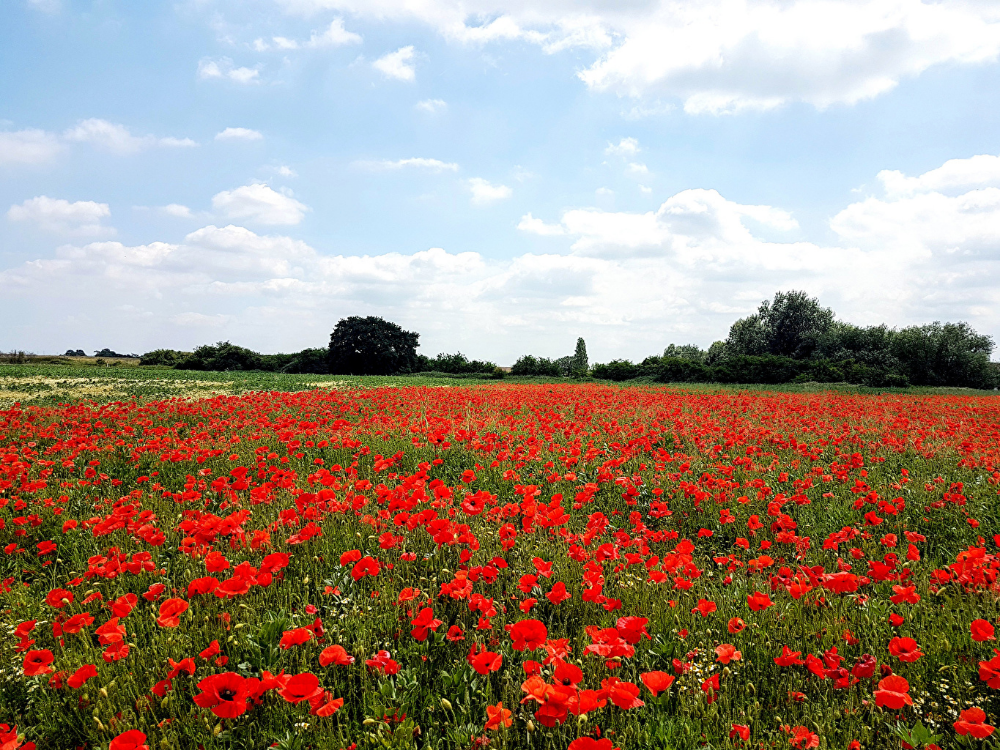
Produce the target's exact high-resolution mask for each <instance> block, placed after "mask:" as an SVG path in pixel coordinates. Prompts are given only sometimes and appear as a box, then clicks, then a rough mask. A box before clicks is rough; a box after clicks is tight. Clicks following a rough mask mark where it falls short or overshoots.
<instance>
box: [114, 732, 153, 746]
mask: <svg viewBox="0 0 1000 750" xmlns="http://www.w3.org/2000/svg"><path fill="white" fill-rule="evenodd" d="M108 750H149V745H147V744H146V735H145V734H143V733H142V732H140V731H139V730H138V729H129V730H128V731H127V732H122V733H121V734H119V735H118V736H117V737H115V738H114V739H113V740H111V742H110V743H109V744H108Z"/></svg>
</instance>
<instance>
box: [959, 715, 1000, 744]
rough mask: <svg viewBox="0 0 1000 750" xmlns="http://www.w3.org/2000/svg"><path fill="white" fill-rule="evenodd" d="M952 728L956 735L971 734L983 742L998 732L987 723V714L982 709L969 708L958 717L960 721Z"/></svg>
mask: <svg viewBox="0 0 1000 750" xmlns="http://www.w3.org/2000/svg"><path fill="white" fill-rule="evenodd" d="M952 726H954V727H955V733H956V734H962V735H966V734H970V735H972V736H973V737H975V738H976V739H977V740H983V739H986V738H987V737H989V736H990V735H991V734H993V732H994V731H996V727H992V726H990V725H989V724H987V723H986V712H985V711H983V709H981V708H967V709H965V710H964V711H962V712H961V713H960V714H959V715H958V721H956V722H955V723H954V724H953V725H952Z"/></svg>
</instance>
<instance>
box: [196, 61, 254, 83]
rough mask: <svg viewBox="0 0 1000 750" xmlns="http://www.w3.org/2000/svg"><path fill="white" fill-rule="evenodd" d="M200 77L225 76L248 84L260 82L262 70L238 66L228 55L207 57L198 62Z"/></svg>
mask: <svg viewBox="0 0 1000 750" xmlns="http://www.w3.org/2000/svg"><path fill="white" fill-rule="evenodd" d="M198 77H199V78H201V79H203V80H209V79H213V78H224V79H227V80H230V81H233V82H235V83H240V84H244V85H246V84H250V83H259V82H260V70H258V69H257V68H246V67H239V68H237V67H236V66H235V65H234V64H233V61H232V60H230V59H229V58H228V57H221V58H219V59H218V60H213V59H212V58H210V57H205V58H202V59H201V60H200V61H199V62H198Z"/></svg>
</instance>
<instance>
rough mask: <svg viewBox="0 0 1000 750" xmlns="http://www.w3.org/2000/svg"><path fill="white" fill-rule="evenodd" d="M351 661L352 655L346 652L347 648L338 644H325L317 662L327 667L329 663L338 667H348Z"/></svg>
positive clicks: (352, 659) (352, 660) (352, 661)
mask: <svg viewBox="0 0 1000 750" xmlns="http://www.w3.org/2000/svg"><path fill="white" fill-rule="evenodd" d="M353 663H354V657H353V656H351V655H350V654H349V653H347V650H346V649H345V648H344V647H343V646H339V645H333V646H327V647H326V648H325V649H323V651H322V652H320V655H319V664H320V666H321V667H328V666H330V665H331V664H336V665H337V666H339V667H349V666H350V665H351V664H353Z"/></svg>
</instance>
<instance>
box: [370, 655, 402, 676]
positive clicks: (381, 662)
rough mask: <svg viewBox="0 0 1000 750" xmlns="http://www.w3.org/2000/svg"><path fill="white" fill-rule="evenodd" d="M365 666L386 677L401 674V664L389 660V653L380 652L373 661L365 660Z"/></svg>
mask: <svg viewBox="0 0 1000 750" xmlns="http://www.w3.org/2000/svg"><path fill="white" fill-rule="evenodd" d="M365 664H367V665H368V666H369V667H371V668H372V669H375V670H377V671H379V672H381V673H382V674H384V675H394V674H396V673H397V672H399V664H398V663H397V662H396V661H394V660H393V659H390V658H389V652H388V651H379V652H378V653H377V654H375V656H374V657H372V658H371V659H365Z"/></svg>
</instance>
